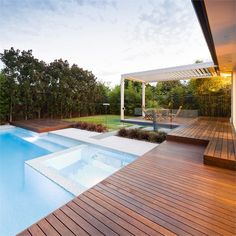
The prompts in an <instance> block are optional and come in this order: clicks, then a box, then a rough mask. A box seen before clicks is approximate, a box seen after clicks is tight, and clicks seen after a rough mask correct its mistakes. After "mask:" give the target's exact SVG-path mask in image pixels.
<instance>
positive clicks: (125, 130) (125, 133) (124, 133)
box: [118, 128, 127, 137]
mask: <svg viewBox="0 0 236 236" xmlns="http://www.w3.org/2000/svg"><path fill="white" fill-rule="evenodd" d="M118 136H120V137H127V129H125V128H122V129H120V130H119V131H118Z"/></svg>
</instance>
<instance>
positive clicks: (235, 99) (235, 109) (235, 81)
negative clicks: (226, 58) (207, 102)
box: [231, 70, 236, 129]
mask: <svg viewBox="0 0 236 236" xmlns="http://www.w3.org/2000/svg"><path fill="white" fill-rule="evenodd" d="M231 120H232V123H233V124H234V128H235V129H236V70H234V71H233V74H232V94H231Z"/></svg>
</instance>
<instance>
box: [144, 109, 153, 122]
mask: <svg viewBox="0 0 236 236" xmlns="http://www.w3.org/2000/svg"><path fill="white" fill-rule="evenodd" d="M142 111H143V113H144V119H145V120H153V110H151V109H145V108H142Z"/></svg>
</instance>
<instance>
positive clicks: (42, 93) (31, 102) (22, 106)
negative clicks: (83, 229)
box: [0, 48, 108, 121]
mask: <svg viewBox="0 0 236 236" xmlns="http://www.w3.org/2000/svg"><path fill="white" fill-rule="evenodd" d="M0 59H1V60H2V62H3V63H4V65H5V67H4V69H3V71H2V73H3V75H2V76H1V78H0V83H1V88H0V97H1V102H0V103H1V104H0V117H1V120H2V121H11V120H12V119H23V118H24V119H29V118H36V117H37V118H44V117H45V118H46V117H51V118H63V117H72V116H81V115H93V114H96V112H97V109H101V105H100V107H97V106H96V105H95V103H102V102H104V101H105V100H107V97H108V88H107V87H106V86H105V85H104V84H102V83H99V82H97V80H96V77H95V76H94V75H93V74H92V72H90V71H86V70H83V69H82V68H80V67H78V66H77V65H72V66H70V65H69V63H68V62H67V61H63V60H62V59H60V60H55V61H53V62H51V63H50V64H46V63H45V62H43V61H39V60H38V59H36V58H35V57H34V56H33V54H32V51H31V50H28V51H22V52H21V51H20V50H15V49H14V48H11V49H10V50H5V51H4V53H2V54H0Z"/></svg>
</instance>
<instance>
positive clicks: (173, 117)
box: [168, 106, 182, 121]
mask: <svg viewBox="0 0 236 236" xmlns="http://www.w3.org/2000/svg"><path fill="white" fill-rule="evenodd" d="M181 109H182V106H180V107H179V109H178V110H177V112H176V113H169V114H168V116H169V118H170V120H171V121H173V120H174V119H175V118H176V117H177V116H178V115H179V114H180V112H181Z"/></svg>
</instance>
